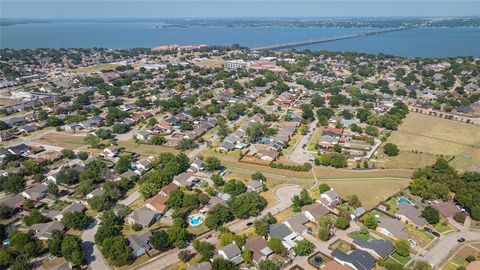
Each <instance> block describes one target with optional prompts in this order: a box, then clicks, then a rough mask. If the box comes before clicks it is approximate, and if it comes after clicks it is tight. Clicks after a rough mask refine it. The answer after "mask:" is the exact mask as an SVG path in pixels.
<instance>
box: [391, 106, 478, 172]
mask: <svg viewBox="0 0 480 270" xmlns="http://www.w3.org/2000/svg"><path fill="white" fill-rule="evenodd" d="M478 134H480V126H477V125H473V124H466V123H461V122H457V121H453V120H447V119H442V118H438V117H434V116H428V115H424V114H418V113H410V114H408V116H407V118H406V119H405V120H404V123H403V124H402V125H401V126H400V128H399V130H398V131H395V132H393V133H392V135H391V136H390V138H389V140H388V141H389V142H392V143H394V144H397V145H398V147H399V148H400V151H401V152H412V151H418V152H422V154H412V155H409V156H405V155H406V153H403V156H402V154H401V155H400V156H398V157H395V158H393V159H391V160H390V162H393V163H390V164H394V163H395V162H397V166H400V167H404V168H410V167H411V166H412V165H415V164H418V166H417V167H421V166H423V165H424V164H425V163H426V162H427V161H430V160H433V159H434V158H435V156H437V155H444V156H455V159H454V160H453V161H452V162H451V164H452V165H453V166H455V167H457V168H459V169H469V168H471V167H472V166H473V165H475V164H479V163H480V136H478ZM387 164H388V162H387ZM402 165H403V166H402Z"/></svg>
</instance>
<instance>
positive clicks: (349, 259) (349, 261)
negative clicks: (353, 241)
mask: <svg viewBox="0 0 480 270" xmlns="http://www.w3.org/2000/svg"><path fill="white" fill-rule="evenodd" d="M332 257H333V259H334V260H335V261H336V262H338V263H340V264H341V265H347V266H349V267H351V268H353V269H355V270H370V269H372V268H373V267H374V266H375V264H376V263H377V260H376V259H375V257H373V256H372V255H370V253H368V252H366V251H364V250H361V249H355V250H353V251H352V252H350V253H348V254H347V253H345V252H343V251H341V250H340V249H338V248H337V249H335V250H334V251H333V252H332Z"/></svg>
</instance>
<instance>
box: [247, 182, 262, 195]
mask: <svg viewBox="0 0 480 270" xmlns="http://www.w3.org/2000/svg"><path fill="white" fill-rule="evenodd" d="M245 185H246V186H247V191H248V192H260V191H262V187H263V184H262V183H261V182H260V181H257V180H253V181H250V182H248V183H247V184H245Z"/></svg>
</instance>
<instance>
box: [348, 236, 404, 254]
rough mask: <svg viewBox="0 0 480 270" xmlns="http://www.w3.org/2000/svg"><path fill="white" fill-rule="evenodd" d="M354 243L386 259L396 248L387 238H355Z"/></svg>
mask: <svg viewBox="0 0 480 270" xmlns="http://www.w3.org/2000/svg"><path fill="white" fill-rule="evenodd" d="M353 243H354V244H355V245H357V246H359V247H360V248H361V249H366V250H368V251H371V253H373V254H376V255H377V256H378V257H380V258H382V259H385V258H387V257H388V256H390V254H392V252H393V251H394V250H395V247H394V246H393V244H392V242H390V241H387V240H385V239H371V240H368V241H367V240H365V239H363V238H354V239H353Z"/></svg>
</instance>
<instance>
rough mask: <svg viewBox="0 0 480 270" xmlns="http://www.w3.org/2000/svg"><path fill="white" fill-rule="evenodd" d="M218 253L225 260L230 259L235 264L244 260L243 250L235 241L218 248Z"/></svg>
mask: <svg viewBox="0 0 480 270" xmlns="http://www.w3.org/2000/svg"><path fill="white" fill-rule="evenodd" d="M218 254H219V255H220V256H222V257H223V258H224V259H225V260H229V261H231V262H233V263H234V264H237V265H238V264H241V263H242V262H243V256H242V251H241V250H240V248H238V246H237V244H235V242H233V243H231V244H228V245H226V246H224V247H223V248H221V249H219V250H218Z"/></svg>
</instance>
